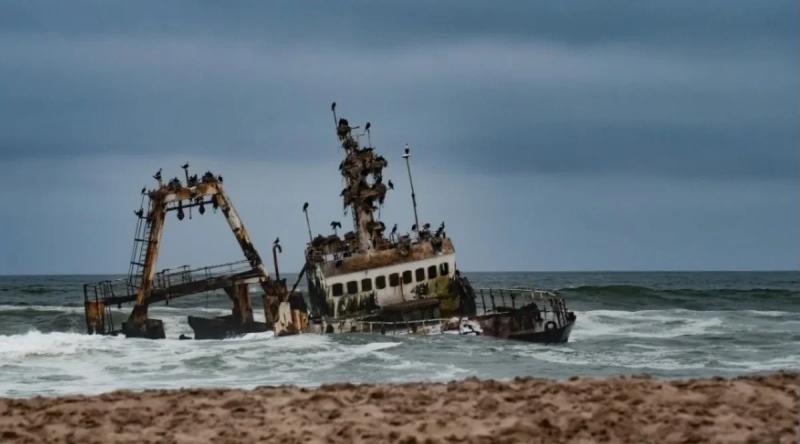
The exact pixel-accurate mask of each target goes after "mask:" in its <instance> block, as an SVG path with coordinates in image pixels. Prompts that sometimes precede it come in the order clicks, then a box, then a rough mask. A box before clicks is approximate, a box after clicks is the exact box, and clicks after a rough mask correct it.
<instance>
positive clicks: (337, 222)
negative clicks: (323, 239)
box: [331, 220, 342, 236]
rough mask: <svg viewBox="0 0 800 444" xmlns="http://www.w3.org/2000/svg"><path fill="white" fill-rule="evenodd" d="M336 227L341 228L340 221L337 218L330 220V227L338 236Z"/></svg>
mask: <svg viewBox="0 0 800 444" xmlns="http://www.w3.org/2000/svg"><path fill="white" fill-rule="evenodd" d="M337 228H342V223H341V222H339V221H337V220H334V221H332V222H331V229H332V230H333V234H335V235H337V236H338V235H339V232H338V231H337Z"/></svg>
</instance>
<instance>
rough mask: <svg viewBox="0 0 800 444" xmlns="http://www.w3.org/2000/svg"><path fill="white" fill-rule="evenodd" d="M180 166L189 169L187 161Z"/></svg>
mask: <svg viewBox="0 0 800 444" xmlns="http://www.w3.org/2000/svg"><path fill="white" fill-rule="evenodd" d="M181 168H183V169H184V170H188V169H189V162H186V163H184V164H183V165H181Z"/></svg>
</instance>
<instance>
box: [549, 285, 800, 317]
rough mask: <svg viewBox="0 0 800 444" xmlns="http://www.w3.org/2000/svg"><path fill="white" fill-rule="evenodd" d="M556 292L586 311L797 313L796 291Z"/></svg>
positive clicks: (616, 288)
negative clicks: (600, 309) (746, 311)
mask: <svg viewBox="0 0 800 444" xmlns="http://www.w3.org/2000/svg"><path fill="white" fill-rule="evenodd" d="M559 291H560V292H561V293H562V295H564V296H565V297H566V298H567V300H568V302H569V303H574V304H578V305H581V306H584V307H588V308H609V309H615V308H622V309H641V308H644V307H652V308H685V309H690V310H744V309H750V310H760V311H792V312H798V311H800V290H788V289H779V288H748V289H738V288H714V289H697V288H666V289H663V288H651V287H645V286H638V285H582V286H577V287H566V288H562V289H561V290H559Z"/></svg>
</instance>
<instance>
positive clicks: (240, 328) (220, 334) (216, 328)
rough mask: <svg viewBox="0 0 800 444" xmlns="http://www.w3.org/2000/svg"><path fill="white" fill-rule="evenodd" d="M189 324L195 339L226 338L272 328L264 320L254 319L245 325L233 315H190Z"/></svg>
mask: <svg viewBox="0 0 800 444" xmlns="http://www.w3.org/2000/svg"><path fill="white" fill-rule="evenodd" d="M189 326H190V327H192V330H194V338H195V339H225V338H232V337H236V336H241V335H244V334H247V333H260V332H265V331H267V330H270V329H269V328H268V327H267V324H265V323H263V322H256V321H254V322H251V323H248V324H245V325H243V324H241V323H237V322H235V321H234V320H233V318H232V317H231V316H223V317H219V318H200V317H197V316H189Z"/></svg>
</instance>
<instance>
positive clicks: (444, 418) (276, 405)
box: [0, 373, 800, 443]
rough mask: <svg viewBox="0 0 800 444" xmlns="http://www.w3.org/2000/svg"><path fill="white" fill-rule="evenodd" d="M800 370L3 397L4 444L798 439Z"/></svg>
mask: <svg viewBox="0 0 800 444" xmlns="http://www.w3.org/2000/svg"><path fill="white" fill-rule="evenodd" d="M799 387H800V373H776V374H772V375H767V376H749V377H740V378H735V379H722V378H712V379H693V380H662V379H655V378H649V377H614V378H608V379H593V378H572V379H570V380H567V381H552V380H546V379H535V378H521V379H515V380H511V381H503V382H501V381H492V380H488V381H481V380H477V379H467V380H464V381H458V382H450V383H412V384H397V385H395V384H377V385H351V384H334V385H323V386H321V387H319V388H314V389H308V388H298V387H260V388H257V389H255V390H235V389H196V390H148V391H144V392H131V391H116V392H112V393H107V394H102V395H97V396H66V397H59V398H43V397H37V398H30V399H0V442H4V443H7V442H97V443H106V442H137V443H139V442H159V443H160V442H166V443H169V442H180V443H197V442H254V441H275V442H277V441H280V442H282V443H295V442H297V443H300V442H341V443H349V442H402V443H415V442H417V443H423V442H458V443H463V442H481V443H484V442H485V443H490V442H547V443H554V442H598V441H600V442H636V443H641V442H758V443H772V442H780V443H796V442H800V429H799V426H798V418H800V406H798V390H800V388H799Z"/></svg>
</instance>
